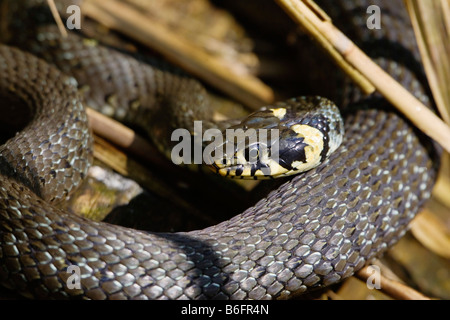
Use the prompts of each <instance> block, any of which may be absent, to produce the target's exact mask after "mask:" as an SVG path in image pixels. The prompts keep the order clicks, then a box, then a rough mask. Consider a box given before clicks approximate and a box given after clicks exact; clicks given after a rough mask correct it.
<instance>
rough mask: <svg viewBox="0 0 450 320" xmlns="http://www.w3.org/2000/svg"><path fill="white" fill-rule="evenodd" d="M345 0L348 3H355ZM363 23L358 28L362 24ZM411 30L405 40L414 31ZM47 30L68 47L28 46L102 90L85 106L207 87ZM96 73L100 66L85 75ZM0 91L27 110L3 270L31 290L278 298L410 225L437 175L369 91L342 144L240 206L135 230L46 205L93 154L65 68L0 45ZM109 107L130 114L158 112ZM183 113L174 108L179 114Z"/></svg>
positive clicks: (170, 99)
mask: <svg viewBox="0 0 450 320" xmlns="http://www.w3.org/2000/svg"><path fill="white" fill-rule="evenodd" d="M343 2H344V1H343ZM345 2H346V4H345V5H344V6H347V7H348V8H345V9H346V10H348V11H349V12H350V9H352V8H354V7H358V6H360V5H361V3H360V1H355V2H350V1H348V2H347V1H345ZM396 5H398V4H396ZM361 7H362V8H366V7H364V6H361ZM394 7H395V6H393V8H394ZM363 12H364V11H363ZM398 12H401V11H398V10H397V9H396V10H395V11H392V13H395V14H392V15H387V17H388V18H387V19H394V20H395V19H396V20H395V21H397V23H400V24H401V25H403V26H405V25H404V23H405V21H406V18H405V15H404V13H401V14H400V15H397V14H398ZM389 21H390V20H389ZM398 21H400V22H398ZM390 22H391V21H390ZM365 28H366V27H365V26H360V27H359V29H357V30H361V32H362V33H363V34H366V31H367V30H365ZM405 28H406V27H405ZM43 30H46V29H43ZM355 30H356V29H355ZM408 32H409V31H408ZM408 32H405V33H407V34H406V35H405V34H402V39H403V40H404V39H407V40H408V41H409V40H411V39H408V35H411V34H409V33H408ZM387 33H388V34H387V35H386V34H385V33H382V34H381V33H380V35H381V38H380V39H389V41H393V42H395V43H396V44H400V43H401V42H400V40H402V39H400V38H398V39H397V38H396V37H397V36H398V33H395V32H393V31H392V30H391V32H390V33H389V32H387ZM402 33H403V31H402ZM54 34H55V33H50V32H49V33H45V32H44V31H42V33H41V34H40V37H39V41H40V42H41V44H42V48H45V47H46V45H47V47H52V48H53V49H55V48H57V49H58V50H62V49H64V50H66V55H62V56H61V54H60V53H59V54H58V56H51V54H52V53H48V52H47V51H44V49H41V47H39V48H38V47H33V46H30V47H31V50H32V51H33V52H35V53H36V54H40V55H41V56H43V57H44V58H47V59H49V60H50V61H52V62H54V63H55V64H57V65H59V66H60V68H61V69H62V70H63V71H64V72H66V73H69V74H71V75H73V76H75V77H76V78H77V80H78V81H79V83H84V82H86V83H88V84H89V83H90V82H89V81H92V83H98V84H99V87H100V88H105V89H104V90H106V92H101V93H95V92H91V93H90V94H89V95H88V96H87V101H88V103H89V104H90V105H100V106H101V105H102V102H101V100H104V97H105V96H107V95H108V92H107V91H108V90H128V91H129V93H128V95H122V94H118V96H119V97H123V98H124V99H126V100H128V101H127V102H129V101H138V98H139V99H144V98H142V97H146V98H145V99H147V100H148V101H142V100H139V101H140V104H142V105H154V104H155V102H158V101H161V100H164V101H165V105H169V106H170V105H173V107H170V108H173V109H174V110H175V112H176V110H179V109H180V106H181V107H182V106H183V103H180V99H185V100H184V101H188V102H189V103H192V104H195V103H198V102H199V101H200V100H202V99H203V96H202V95H201V94H195V95H193V96H192V95H191V94H192V90H193V89H192V88H196V89H195V90H197V91H195V92H200V93H201V92H202V91H203V89H202V88H201V87H199V85H198V84H197V83H196V82H194V81H191V80H186V79H184V78H183V79H182V80H179V79H181V78H179V77H177V76H174V75H171V74H168V73H164V72H161V71H158V70H156V69H152V68H150V67H148V68H147V67H145V68H144V67H142V66H141V65H139V64H138V63H137V62H133V60H131V59H129V58H126V57H125V56H124V55H122V54H119V53H112V52H110V50H109V49H106V48H103V47H100V46H94V47H90V46H89V44H86V43H83V42H82V41H81V42H80V41H71V40H67V41H65V40H61V39H56V38H54V36H53V35H54ZM363 38H364V36H363ZM70 39H76V38H74V37H70ZM405 48H408V50H412V49H411V48H414V45H413V47H411V48H409V47H408V46H407V45H405ZM88 53H89V54H88ZM61 57H62V58H61ZM92 57H93V58H92ZM58 59H60V61H58ZM67 61H75V62H74V63H67ZM58 62H60V63H58ZM380 62H381V63H385V64H384V65H385V66H387V68H388V69H389V68H390V69H391V71H392V70H394V71H395V70H400V71H401V72H399V73H397V75H400V76H401V80H402V82H403V83H404V84H405V85H407V86H414V87H415V88H419V91H420V90H421V89H420V86H419V87H418V86H417V84H418V82H417V80H415V78H414V76H413V73H412V72H410V71H409V70H408V68H407V67H408V64H406V65H399V64H395V63H393V62H392V61H390V60H388V59H382V60H380ZM69 69H70V70H69ZM108 70H110V71H109V72H110V73H112V74H113V75H114V77H109V76H108V74H107V72H108ZM111 70H112V71H111ZM102 72H105V74H102ZM95 74H97V75H99V76H100V77H99V78H97V79H95V80H90V78H93V76H94V75H95ZM394 74H396V73H395V72H394ZM143 75H145V78H143V77H142V76H143ZM118 82H120V83H118ZM114 88H115V89H114ZM121 88H122V89H121ZM0 92H1V95H2V96H3V97H6V98H7V99H6V101H15V100H20V101H22V102H24V103H25V104H27V105H28V106H29V107H30V109H31V111H32V113H33V114H34V115H35V116H34V117H33V119H32V121H31V122H30V123H29V124H28V125H27V126H26V128H25V129H24V130H22V131H21V132H20V133H19V134H18V135H16V136H15V137H14V138H11V139H10V140H8V142H6V143H5V144H4V145H2V146H1V148H0V155H1V156H0V166H1V175H0V282H1V284H2V285H3V286H5V287H7V288H12V289H14V290H15V291H17V292H19V293H21V294H23V295H25V296H27V297H37V298H50V297H52V298H69V297H83V298H92V299H144V298H149V299H206V298H214V299H273V298H286V297H289V296H290V295H292V294H299V293H303V292H305V291H307V290H308V289H311V288H318V287H322V286H327V285H330V284H333V283H336V282H338V281H341V280H342V279H345V278H347V277H349V276H351V275H352V274H353V273H354V272H355V271H357V270H358V269H360V268H361V267H363V266H364V265H365V264H366V263H367V262H368V261H370V260H371V259H372V258H374V257H376V256H378V255H380V254H382V253H383V252H384V251H386V249H387V248H389V246H390V245H392V244H393V243H395V242H396V241H397V240H398V239H399V238H400V237H401V236H402V235H403V234H404V233H405V231H406V229H407V225H408V223H409V221H410V220H411V219H412V218H413V217H414V215H415V214H416V213H417V212H418V210H419V209H420V208H421V206H422V205H423V203H424V202H425V201H426V200H427V199H428V198H429V196H430V190H431V187H432V185H433V183H434V178H435V169H434V167H433V163H432V160H433V159H432V158H431V157H430V154H429V152H428V151H427V148H426V147H424V146H423V145H422V143H421V140H420V139H419V137H418V136H417V135H416V133H415V131H414V129H412V128H411V126H410V125H409V124H408V123H407V122H406V121H405V120H404V119H403V118H402V117H400V116H398V115H397V114H395V113H394V112H389V111H383V110H382V109H380V108H375V106H378V105H380V106H382V105H383V104H385V102H384V101H383V100H382V99H380V98H367V99H366V100H364V101H363V102H362V103H361V105H362V106H364V107H363V108H360V109H358V110H357V111H355V112H353V113H352V114H348V115H347V116H346V119H345V130H346V133H345V137H344V141H343V143H342V146H341V147H340V149H339V151H338V152H336V153H334V154H332V155H331V156H330V158H329V159H328V160H327V161H325V163H324V164H323V165H320V166H319V167H318V168H316V169H313V170H311V171H309V172H307V173H306V174H303V175H299V176H295V177H293V178H292V179H291V180H290V181H288V182H286V183H285V184H283V185H282V186H281V187H279V188H278V189H277V190H274V191H272V192H271V193H270V194H269V195H268V196H267V197H266V198H264V199H261V200H260V201H259V202H258V203H257V204H256V205H255V206H253V207H251V208H249V209H247V210H246V211H245V212H243V213H242V214H239V215H237V216H235V217H234V218H232V219H231V220H228V221H225V222H223V223H220V224H218V225H215V226H212V227H209V228H207V229H205V230H199V231H194V232H186V233H176V234H161V233H157V234H154V233H146V232H141V231H136V230H131V229H127V228H123V227H120V226H113V225H109V224H106V223H98V222H93V221H89V220H87V219H84V218H81V217H78V216H76V215H73V214H70V213H68V212H65V211H63V210H61V209H58V208H57V207H56V206H55V205H53V204H52V202H57V201H58V200H60V199H63V198H64V197H65V196H66V195H67V194H68V193H70V191H71V189H72V187H73V186H74V185H76V184H77V183H78V182H79V181H80V180H81V179H82V178H83V177H84V175H85V173H86V171H87V168H88V166H89V163H90V159H91V157H92V155H91V149H90V142H91V137H90V136H89V134H88V129H87V119H86V115H85V113H84V110H83V106H82V103H81V102H80V100H79V96H78V93H77V88H76V85H75V83H74V81H73V79H72V78H69V77H66V76H64V75H63V74H62V73H61V72H60V71H59V70H57V69H56V68H55V67H52V66H50V65H48V64H47V63H45V62H43V61H42V60H38V59H37V58H35V57H34V56H32V55H30V54H27V53H23V52H22V51H19V50H17V49H13V48H11V47H7V46H1V47H0ZM144 92H145V93H146V94H144ZM147 93H150V94H147ZM171 93H176V94H175V95H174V96H171V95H170V94H171ZM421 94H422V95H423V92H422V93H421ZM356 96H357V95H356ZM96 99H97V101H96ZM374 101H375V103H374ZM124 105H133V104H130V103H126V104H124ZM2 106H3V104H2ZM115 112H116V114H115V115H116V117H118V118H122V119H124V120H126V121H128V122H137V123H139V121H141V119H148V118H149V117H148V115H149V114H150V115H153V116H154V115H157V116H159V115H160V112H161V111H153V110H148V109H139V108H137V109H136V110H133V109H132V108H130V109H128V110H120V109H119V110H118V111H115ZM164 112H165V111H164ZM152 113H154V114H152ZM202 113H203V114H202ZM199 114H200V115H199V117H201V116H206V114H207V112H206V111H203V112H199ZM191 121H192V119H182V120H180V123H178V124H177V126H178V125H179V126H180V127H183V125H184V124H186V123H187V122H191ZM150 122H151V121H150ZM183 122H184V123H183ZM186 125H190V124H186ZM157 132H159V131H158V130H156V131H155V132H154V134H157ZM70 265H76V266H78V267H79V268H80V271H81V288H80V289H77V288H68V286H67V282H66V281H67V279H68V278H69V276H70V275H71V274H70V273H68V272H67V268H68V266H70Z"/></svg>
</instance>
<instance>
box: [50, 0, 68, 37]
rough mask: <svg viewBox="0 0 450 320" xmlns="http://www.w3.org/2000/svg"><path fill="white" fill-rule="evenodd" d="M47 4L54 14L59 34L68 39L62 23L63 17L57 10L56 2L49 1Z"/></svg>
mask: <svg viewBox="0 0 450 320" xmlns="http://www.w3.org/2000/svg"><path fill="white" fill-rule="evenodd" d="M47 4H48V6H49V7H50V11H51V12H52V15H53V18H54V19H55V21H56V24H57V26H58V29H59V32H61V35H62V36H63V37H64V38H66V37H67V30H66V28H65V27H64V23H63V22H62V19H61V16H60V15H59V12H58V9H57V8H56V5H55V1H54V0H47Z"/></svg>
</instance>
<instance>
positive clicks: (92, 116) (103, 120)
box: [86, 108, 167, 167]
mask: <svg viewBox="0 0 450 320" xmlns="http://www.w3.org/2000/svg"><path fill="white" fill-rule="evenodd" d="M86 112H87V114H88V116H89V125H90V127H91V128H92V130H93V131H94V132H95V133H96V134H97V135H99V136H101V137H103V138H105V139H107V140H109V141H111V142H113V143H114V144H115V145H116V146H118V147H120V148H122V149H125V150H127V151H128V152H130V153H132V154H134V155H136V156H138V157H140V158H141V159H143V160H146V161H148V162H150V163H152V164H154V165H158V166H160V167H164V166H166V164H167V162H166V160H165V158H164V157H163V156H161V154H160V152H159V151H158V150H157V149H156V148H155V147H153V146H152V145H151V144H150V143H148V142H147V140H145V139H144V138H142V137H141V136H139V135H138V134H136V133H135V132H134V131H133V130H131V129H130V128H128V127H126V126H124V125H123V124H121V123H120V122H117V121H115V120H113V119H111V118H109V117H107V116H105V115H103V114H101V113H99V112H97V111H95V110H93V109H91V108H87V109H86Z"/></svg>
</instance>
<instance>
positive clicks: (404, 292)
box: [356, 267, 430, 300]
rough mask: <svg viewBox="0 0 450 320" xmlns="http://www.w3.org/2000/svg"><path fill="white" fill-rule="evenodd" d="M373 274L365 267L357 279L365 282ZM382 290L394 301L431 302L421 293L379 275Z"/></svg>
mask: <svg viewBox="0 0 450 320" xmlns="http://www.w3.org/2000/svg"><path fill="white" fill-rule="evenodd" d="M372 275H373V274H372V272H370V270H369V268H368V267H364V268H362V269H361V270H359V271H358V272H357V273H356V277H357V278H358V279H360V280H362V281H364V282H366V281H367V279H368V278H369V277H371V276H372ZM379 277H380V278H379V279H380V290H381V291H383V292H384V293H386V294H387V295H389V296H390V297H392V298H394V299H399V300H430V298H428V297H427V296H424V295H423V294H421V293H420V292H418V291H416V290H414V289H413V288H411V287H408V286H406V285H404V284H403V283H400V282H398V281H395V280H391V279H389V278H386V277H385V276H383V275H381V274H380V275H379Z"/></svg>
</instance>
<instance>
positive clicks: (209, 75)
mask: <svg viewBox="0 0 450 320" xmlns="http://www.w3.org/2000/svg"><path fill="white" fill-rule="evenodd" d="M83 12H84V13H85V14H86V15H88V16H89V17H91V18H93V19H94V20H96V21H98V22H101V23H102V24H104V25H106V26H108V27H109V28H112V29H115V30H118V31H120V32H122V33H124V34H126V35H127V36H129V37H131V38H133V39H135V40H137V41H139V42H140V43H142V44H144V45H146V46H148V47H151V48H153V49H155V50H156V51H158V52H160V53H161V54H163V55H164V56H165V57H166V58H167V59H169V60H171V61H172V62H173V63H175V64H177V65H179V66H181V67H183V68H184V69H186V70H187V71H189V72H191V73H192V74H194V75H196V76H198V77H199V78H201V79H204V80H205V81H206V82H208V83H209V84H211V85H213V86H214V87H216V88H218V89H219V90H221V91H222V92H224V93H226V94H228V95H230V96H232V97H234V98H235V99H237V100H238V101H240V102H242V103H244V104H246V105H247V106H249V107H252V108H258V107H260V106H261V105H264V104H268V103H271V102H272V101H273V92H272V90H271V89H270V88H269V87H267V86H266V85H265V84H263V83H262V82H261V81H260V80H259V79H258V78H256V77H253V76H251V75H236V74H234V73H233V72H231V71H230V70H229V68H227V67H226V66H224V65H223V64H222V63H221V62H220V60H218V59H216V58H215V57H213V56H211V55H209V54H207V53H206V52H204V51H203V50H202V49H200V48H197V47H195V46H193V45H192V44H190V43H189V41H187V40H186V39H182V38H181V37H179V36H178V35H177V34H176V33H174V32H172V31H171V30H169V29H168V28H166V27H165V26H162V25H160V24H157V23H155V22H153V21H152V20H151V19H149V18H148V17H146V16H145V15H144V14H142V13H141V12H139V11H137V10H134V9H133V8H132V7H130V6H128V5H127V4H126V3H121V2H120V1H116V0H107V1H106V0H105V1H85V2H84V4H83Z"/></svg>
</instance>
